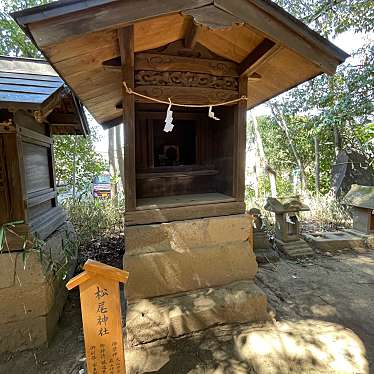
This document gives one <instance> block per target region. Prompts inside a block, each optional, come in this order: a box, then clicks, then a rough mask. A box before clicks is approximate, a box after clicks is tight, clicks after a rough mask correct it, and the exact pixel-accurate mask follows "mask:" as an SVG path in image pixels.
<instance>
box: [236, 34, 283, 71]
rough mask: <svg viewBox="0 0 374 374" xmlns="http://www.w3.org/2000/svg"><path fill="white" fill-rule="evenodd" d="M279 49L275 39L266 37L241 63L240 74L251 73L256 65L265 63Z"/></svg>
mask: <svg viewBox="0 0 374 374" xmlns="http://www.w3.org/2000/svg"><path fill="white" fill-rule="evenodd" d="M278 49H279V46H277V45H276V44H275V43H274V42H273V41H271V40H269V39H266V38H265V39H264V40H263V41H262V42H261V43H260V44H259V45H258V46H257V47H256V48H255V49H254V50H253V51H251V52H250V53H249V54H248V56H247V57H246V58H245V59H244V60H243V61H242V62H241V64H240V65H239V72H240V75H250V74H251V73H253V72H254V70H255V69H256V67H258V66H259V65H260V64H263V63H265V62H266V61H267V60H268V59H269V58H270V57H272V56H273V55H274V53H275V52H276V51H277V50H278Z"/></svg>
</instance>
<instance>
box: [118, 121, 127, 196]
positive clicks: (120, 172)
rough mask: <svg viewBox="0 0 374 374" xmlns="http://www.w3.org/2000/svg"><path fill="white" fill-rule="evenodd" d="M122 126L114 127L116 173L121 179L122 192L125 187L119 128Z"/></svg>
mask: <svg viewBox="0 0 374 374" xmlns="http://www.w3.org/2000/svg"><path fill="white" fill-rule="evenodd" d="M122 126H123V124H120V125H118V126H116V151H117V152H116V153H117V163H118V171H119V175H120V177H121V183H122V191H124V187H125V176H124V174H125V173H124V172H125V171H124V159H123V153H122V137H121V128H122Z"/></svg>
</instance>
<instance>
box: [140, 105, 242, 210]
mask: <svg viewBox="0 0 374 374" xmlns="http://www.w3.org/2000/svg"><path fill="white" fill-rule="evenodd" d="M173 111H174V113H173V115H174V122H173V123H174V129H173V131H171V132H164V126H165V105H159V104H137V106H136V115H135V118H136V126H135V129H136V130H135V138H136V145H135V159H136V196H137V208H142V207H143V208H145V207H147V206H150V205H157V206H170V205H179V204H182V205H185V204H192V205H193V204H197V203H201V202H214V201H231V200H234V198H233V175H232V166H233V135H234V131H233V123H234V111H235V108H234V107H233V106H227V107H222V108H219V109H215V114H216V116H217V118H219V120H214V119H211V118H209V117H208V109H205V108H204V109H200V108H188V109H187V108H176V109H175V110H174V109H173Z"/></svg>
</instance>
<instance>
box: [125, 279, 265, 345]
mask: <svg viewBox="0 0 374 374" xmlns="http://www.w3.org/2000/svg"><path fill="white" fill-rule="evenodd" d="M268 319H269V317H268V313H267V301H266V295H265V294H264V292H263V291H262V290H261V289H260V288H259V287H257V286H256V285H255V284H254V282H253V281H240V282H234V283H231V284H229V285H226V286H223V287H218V288H204V289H200V290H196V291H193V292H186V293H181V294H177V295H169V296H163V297H158V298H152V299H143V300H138V301H136V302H134V303H130V304H129V305H128V312H127V319H126V331H127V345H128V346H135V345H138V344H143V343H146V342H150V341H153V340H157V339H162V338H166V337H177V336H181V335H185V334H188V333H191V332H194V331H200V330H204V329H207V328H208V327H211V326H214V325H217V324H224V323H235V322H260V321H266V320H268Z"/></svg>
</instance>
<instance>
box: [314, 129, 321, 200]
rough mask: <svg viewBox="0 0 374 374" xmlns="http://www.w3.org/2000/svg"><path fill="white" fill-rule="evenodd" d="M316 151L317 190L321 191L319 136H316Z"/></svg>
mask: <svg viewBox="0 0 374 374" xmlns="http://www.w3.org/2000/svg"><path fill="white" fill-rule="evenodd" d="M314 152H315V163H316V165H315V179H316V192H317V194H319V192H320V185H321V183H320V181H321V179H320V160H319V139H318V136H315V137H314Z"/></svg>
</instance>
